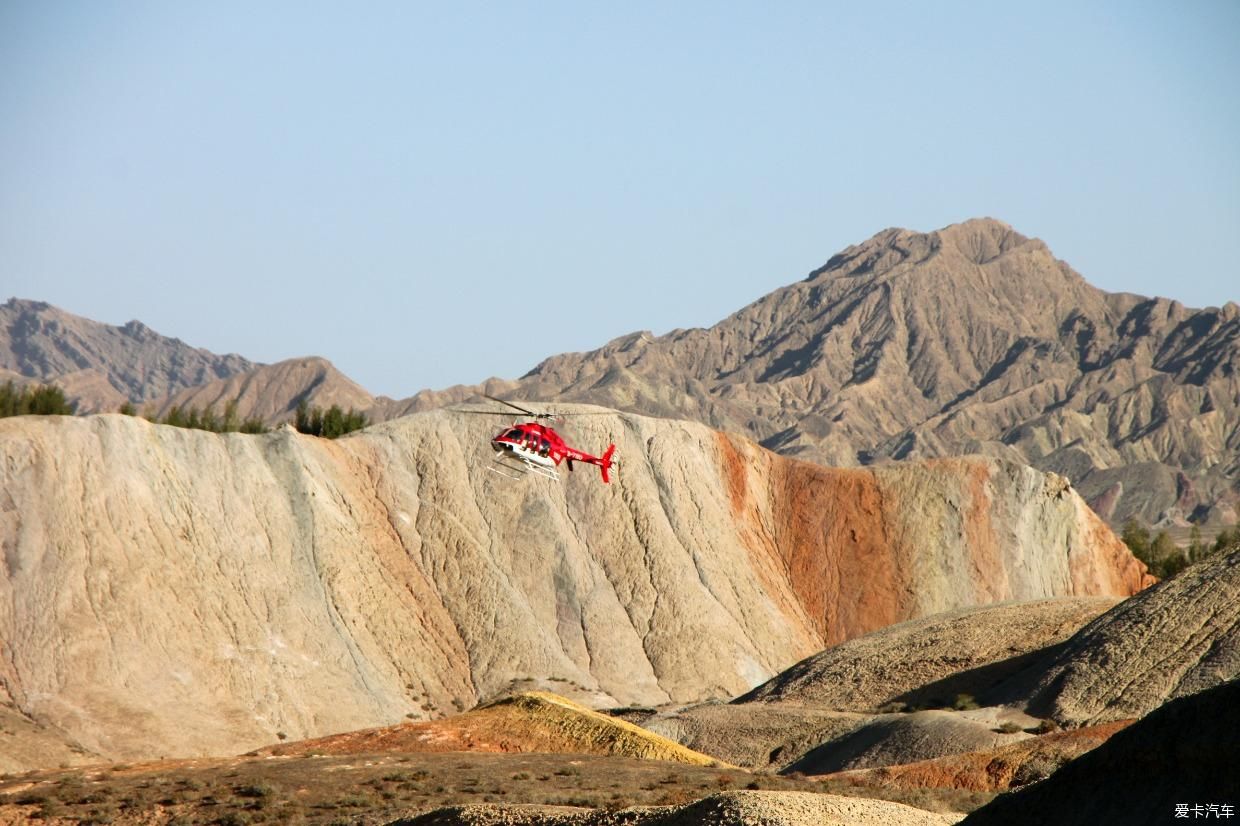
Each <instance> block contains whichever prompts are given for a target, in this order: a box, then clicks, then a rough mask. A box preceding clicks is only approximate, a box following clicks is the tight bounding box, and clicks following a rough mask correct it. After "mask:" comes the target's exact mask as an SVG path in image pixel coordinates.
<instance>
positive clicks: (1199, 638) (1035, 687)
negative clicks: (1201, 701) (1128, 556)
mask: <svg viewBox="0 0 1240 826" xmlns="http://www.w3.org/2000/svg"><path fill="white" fill-rule="evenodd" d="M1237 678H1240V551H1236V552H1233V553H1230V554H1226V555H1219V556H1215V557H1212V558H1209V559H1207V560H1205V561H1203V562H1200V563H1198V564H1196V565H1193V566H1190V567H1189V568H1187V569H1185V570H1184V571H1183V572H1181V573H1180V574H1179V575H1177V576H1175V577H1173V578H1171V579H1169V580H1166V581H1165V582H1161V583H1159V584H1158V585H1157V586H1155V587H1154V588H1150V589H1149V590H1147V591H1144V592H1142V593H1141V594H1138V595H1137V596H1136V597H1134V598H1133V599H1131V600H1125V601H1124V602H1122V603H1120V604H1119V605H1117V606H1115V608H1113V609H1111V610H1110V611H1108V612H1107V613H1105V614H1103V615H1102V616H1100V617H1098V619H1096V620H1094V621H1093V622H1091V623H1090V624H1088V625H1086V626H1085V627H1084V628H1082V629H1081V630H1080V631H1078V632H1077V633H1076V634H1074V635H1073V636H1072V638H1071V639H1070V640H1068V641H1067V643H1066V644H1065V645H1064V646H1063V648H1062V650H1047V651H1045V652H1043V656H1042V657H1041V658H1040V659H1038V660H1037V661H1035V662H1033V663H1031V664H1030V665H1029V666H1028V668H1027V669H1026V670H1024V671H1023V672H1021V673H1019V674H1017V675H1014V676H1012V677H1010V678H1009V679H1007V680H1005V681H1004V682H1003V683H1002V684H1000V685H998V686H997V687H994V688H992V689H990V690H988V691H987V692H986V696H987V698H988V699H991V700H994V701H997V702H1012V701H1019V702H1021V703H1023V704H1024V705H1025V706H1026V707H1027V708H1028V709H1029V711H1030V712H1031V713H1033V714H1037V715H1038V716H1048V717H1052V718H1054V719H1055V720H1057V721H1059V722H1061V723H1064V724H1068V725H1084V724H1092V723H1105V722H1110V721H1113V720H1123V719H1127V718H1132V717H1142V716H1144V715H1146V714H1149V713H1150V712H1151V711H1153V710H1154V709H1156V708H1158V707H1159V706H1161V705H1163V704H1164V703H1166V702H1168V701H1169V700H1173V699H1177V698H1179V697H1184V696H1187V695H1190V694H1195V693H1198V692H1200V691H1204V690H1206V689H1208V688H1213V687H1214V686H1217V685H1219V684H1220V683H1223V682H1227V681H1229V680H1235V679H1237ZM979 696H980V695H979Z"/></svg>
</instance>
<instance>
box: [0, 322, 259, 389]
mask: <svg viewBox="0 0 1240 826" xmlns="http://www.w3.org/2000/svg"><path fill="white" fill-rule="evenodd" d="M255 366H257V365H255V364H254V362H251V361H248V360H246V359H244V358H242V357H241V356H238V355H227V356H218V355H215V354H214V353H210V352H208V351H206V350H202V349H199V348H195V347H191V346H189V345H188V344H185V343H184V342H182V341H181V340H179V339H175V338H168V337H166V336H161V335H159V334H158V333H156V332H154V331H153V330H151V329H150V328H149V327H147V326H146V325H144V324H142V323H141V322H139V321H131V322H129V323H128V324H126V325H124V326H123V327H114V326H111V325H109V324H101V323H99V322H97V321H91V320H90V319H87V318H82V317H81V316H76V315H73V314H72V313H67V312H65V311H64V310H60V309H57V308H56V307H53V306H51V305H50V304H45V303H43V302H39V301H25V300H22V299H18V298H12V299H9V301H8V302H6V303H5V304H0V371H8V372H9V373H10V374H14V375H16V376H19V377H22V378H24V379H27V380H35V381H40V382H46V383H54V384H56V385H58V386H59V387H60V388H61V389H63V390H64V391H65V394H66V395H67V396H69V397H70V398H71V399H73V400H76V401H77V402H78V412H92V411H115V410H116V409H117V408H118V407H119V406H120V405H121V404H122V403H123V402H124V401H125V400H129V401H131V402H133V403H134V404H137V405H139V406H141V405H143V404H144V403H146V402H149V401H154V400H157V399H161V398H163V397H164V396H167V395H169V394H171V393H175V392H177V391H180V390H184V389H185V388H187V387H194V386H197V385H200V384H205V383H207V382H210V381H214V380H216V379H219V378H224V377H227V376H232V375H235V374H237V373H241V372H244V371H246V370H250V369H251V368H253V367H255ZM0 378H3V375H0Z"/></svg>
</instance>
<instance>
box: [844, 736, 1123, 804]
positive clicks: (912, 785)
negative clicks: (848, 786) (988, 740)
mask: <svg viewBox="0 0 1240 826" xmlns="http://www.w3.org/2000/svg"><path fill="white" fill-rule="evenodd" d="M1130 723H1131V721H1128V720H1125V721H1121V722H1116V723H1103V724H1101V725H1097V726H1086V727H1084V728H1079V729H1074V730H1072V731H1059V732H1054V733H1051V734H1046V735H1043V736H1041V737H1026V738H1024V739H1021V740H1019V741H1017V742H1015V743H1009V744H1007V745H1003V746H1000V747H998V748H994V749H987V750H984V751H972V752H965V753H963V754H951V755H947V756H945V757H935V758H932V759H930V760H921V761H918V762H916V763H903V764H897V765H890V766H881V767H879V768H874V769H854V770H851V771H843V772H838V773H836V774H832V775H827V777H828V778H830V779H831V780H842V781H845V782H848V783H852V784H855V785H857V786H858V787H861V788H876V787H877V788H885V789H909V790H913V789H966V790H969V791H977V792H999V791H1008V790H1010V789H1016V788H1020V787H1022V786H1026V785H1028V784H1030V783H1036V782H1037V781H1039V780H1045V779H1046V778H1047V777H1049V776H1050V775H1051V774H1054V772H1055V771H1057V770H1058V769H1059V768H1060V767H1061V766H1063V765H1065V764H1066V763H1069V762H1071V761H1072V760H1075V759H1076V758H1078V757H1080V756H1081V755H1082V754H1085V753H1086V752H1089V751H1092V750H1093V749H1096V748H1098V746H1100V745H1102V744H1103V743H1105V742H1106V741H1107V740H1109V739H1110V738H1111V737H1112V736H1114V735H1115V733H1116V732H1118V731H1121V730H1123V729H1124V728H1126V727H1127V726H1128V725H1130Z"/></svg>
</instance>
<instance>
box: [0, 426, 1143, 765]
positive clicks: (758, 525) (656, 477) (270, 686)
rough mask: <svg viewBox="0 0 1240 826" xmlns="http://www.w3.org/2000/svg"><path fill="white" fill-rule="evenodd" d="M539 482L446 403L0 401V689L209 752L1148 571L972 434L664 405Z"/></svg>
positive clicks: (667, 685)
mask: <svg viewBox="0 0 1240 826" xmlns="http://www.w3.org/2000/svg"><path fill="white" fill-rule="evenodd" d="M602 412H603V413H604V414H603V415H596V416H588V417H581V418H579V419H577V420H576V421H578V422H580V424H579V425H577V426H576V427H575V433H574V434H573V435H574V441H575V442H577V443H579V444H581V445H582V446H585V447H593V448H595V449H598V448H601V447H602V446H603V445H605V444H606V443H607V442H608V441H609V440H610V441H614V442H615V443H616V444H617V446H618V453H617V455H618V457H619V458H620V461H621V467H620V469H619V471H618V472H617V474H616V478H615V479H614V480H613V483H612V484H610V485H604V484H602V482H601V480H600V479H599V478H598V476H597V474H595V473H592V472H591V471H593V470H594V469H593V468H579V469H578V470H577V472H575V473H572V474H567V473H566V474H565V477H566V478H565V479H563V480H560V481H556V482H552V481H550V480H545V479H539V478H527V479H524V480H521V481H514V480H510V479H507V478H504V477H502V476H499V475H497V474H494V473H492V472H490V470H489V468H488V462H489V460H490V451H489V448H488V446H487V441H488V439H489V437H490V435H491V434H492V432H493V430H492V428H493V421H492V420H491V419H490V418H488V417H483V416H471V415H467V414H464V413H457V412H452V411H436V412H433V413H428V414H423V415H416V416H411V417H406V418H403V419H400V420H396V421H392V422H388V423H385V424H381V425H378V426H374V427H371V428H368V429H367V430H365V431H362V432H359V433H355V434H353V435H351V436H349V437H346V438H343V439H340V440H336V441H328V440H321V439H316V438H313V437H308V436H302V435H300V434H297V433H295V432H292V431H291V429H282V430H280V431H278V432H275V433H271V434H266V435H262V436H249V435H243V434H213V433H206V432H202V431H189V430H184V429H179V428H172V427H166V426H160V425H154V424H151V423H149V422H147V421H145V420H142V419H137V418H132V417H125V416H116V415H107V416H92V417H85V418H82V417H16V418H11V419H4V420H0V547H3V549H4V560H3V568H2V569H0V573H2V576H0V640H3V641H4V657H3V658H0V687H3V696H4V697H6V698H7V699H9V700H11V702H12V705H13V708H14V710H15V711H16V712H17V713H19V714H21V715H25V717H26V718H28V719H29V720H31V721H32V722H35V723H37V724H39V725H41V726H45V727H47V730H48V731H50V732H53V733H56V732H59V733H60V734H61V735H63V736H64V738H66V739H67V740H68V741H69V742H70V743H71V744H73V745H74V747H75V748H78V749H82V750H85V751H88V752H91V753H93V754H97V755H102V756H106V757H110V758H117V759H136V758H140V757H149V756H160V755H192V754H212V753H214V754H227V753H237V752H240V751H244V750H246V749H252V748H255V747H257V746H261V745H264V744H266V743H271V742H275V741H276V740H277V739H279V737H278V735H284V736H286V737H290V738H294V739H301V738H307V737H314V736H320V735H325V734H329V733H333V732H340V731H347V730H353V729H360V728H366V727H372V726H378V725H389V724H392V723H395V722H399V721H401V720H404V719H405V718H406V716H407V715H409V714H412V715H413V716H414V719H426V718H428V717H438V716H442V715H443V714H445V713H449V712H451V711H453V710H463V709H465V708H467V707H469V706H472V705H474V704H475V703H476V702H477V701H478V700H479V699H484V698H487V697H491V696H494V695H496V694H499V693H502V692H504V691H505V690H507V689H508V688H509V687H510V686H511V685H512V684H513V683H514V682H519V681H529V680H543V681H547V682H550V683H552V684H554V685H559V686H563V685H569V686H571V685H574V684H575V686H576V690H577V692H578V693H577V695H576V696H577V698H578V699H587V700H589V701H590V704H592V705H594V706H602V705H619V704H647V705H649V704H658V703H665V702H669V701H677V702H688V701H696V700H701V699H704V698H708V697H712V696H715V697H730V696H735V695H737V694H740V693H742V692H744V691H747V690H748V689H750V688H752V687H753V686H755V685H757V684H759V683H761V682H763V681H765V680H767V679H769V678H770V677H771V676H772V675H774V674H776V673H778V672H779V671H781V670H783V669H784V668H787V667H788V666H789V665H791V664H793V663H794V662H796V661H798V660H801V659H803V658H804V657H806V656H808V655H810V654H812V653H814V652H816V651H819V650H820V649H822V648H823V647H824V646H826V645H828V644H831V643H835V642H839V641H842V640H846V639H849V638H852V637H856V636H859V635H861V634H864V633H866V632H869V631H872V630H875V629H877V628H881V627H884V626H887V625H890V624H891V623H894V622H900V621H903V620H907V619H912V618H916V617H921V616H926V615H929V614H933V613H936V612H940V611H944V610H951V609H955V608H959V607H963V606H967V605H977V604H985V603H990V602H996V601H1002V600H1011V599H1026V600H1027V599H1039V598H1046V597H1056V596H1065V595H1081V596H1088V595H1109V596H1126V595H1129V594H1132V593H1134V592H1136V591H1137V590H1139V589H1140V588H1142V587H1143V586H1144V585H1145V584H1146V582H1147V581H1148V580H1147V578H1146V577H1145V574H1144V566H1142V565H1141V564H1140V563H1138V562H1137V561H1136V560H1135V559H1134V558H1133V557H1132V556H1131V555H1130V554H1129V553H1128V551H1127V549H1126V548H1125V547H1124V546H1123V545H1122V543H1120V542H1119V540H1118V539H1117V538H1116V537H1115V536H1114V535H1113V534H1112V533H1111V532H1110V531H1109V530H1108V529H1107V528H1106V526H1105V525H1103V524H1102V523H1101V522H1100V521H1099V520H1098V518H1097V517H1096V516H1095V515H1094V513H1093V512H1092V511H1090V510H1089V509H1088V508H1087V507H1086V505H1085V503H1084V502H1083V501H1082V500H1081V499H1080V498H1079V497H1078V496H1077V494H1076V493H1075V491H1074V490H1073V489H1072V488H1071V487H1070V486H1069V485H1068V484H1067V481H1066V480H1064V479H1063V478H1062V477H1059V476H1055V475H1053V474H1046V473H1043V472H1040V471H1036V470H1033V469H1031V468H1029V467H1026V466H1022V465H1017V464H1012V463H1009V462H1006V461H1001V460H996V459H987V458H980V457H975V458H961V459H950V460H935V461H932V462H916V463H907V464H901V465H893V466H883V467H874V468H857V469H845V470H831V469H827V468H823V467H819V466H816V465H812V464H808V463H804V462H799V461H796V460H792V459H788V458H786V457H782V456H779V455H776V454H773V453H770V452H768V451H766V450H764V449H762V448H760V447H759V446H757V445H756V444H753V443H751V442H748V441H746V440H743V439H740V438H736V437H729V436H726V435H723V434H720V433H717V432H715V431H711V430H709V429H708V428H706V427H704V426H702V425H698V424H692V423H687V422H674V421H668V420H658V419H649V418H644V417H639V416H633V415H618V414H616V415H607V414H606V413H605V411H602Z"/></svg>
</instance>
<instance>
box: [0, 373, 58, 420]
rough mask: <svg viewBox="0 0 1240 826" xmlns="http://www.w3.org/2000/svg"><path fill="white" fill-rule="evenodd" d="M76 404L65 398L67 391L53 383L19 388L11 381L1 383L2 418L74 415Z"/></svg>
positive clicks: (0, 412)
mask: <svg viewBox="0 0 1240 826" xmlns="http://www.w3.org/2000/svg"><path fill="white" fill-rule="evenodd" d="M76 409H77V405H76V404H70V403H69V402H68V401H66V400H65V391H63V390H61V389H60V388H59V387H56V386H54V385H51V384H43V385H37V386H27V387H23V388H22V389H20V390H18V389H17V386H16V385H14V384H13V382H11V381H6V382H5V383H4V384H3V385H0V418H5V417H7V416H72V415H73V414H74V412H75V410H76Z"/></svg>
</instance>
